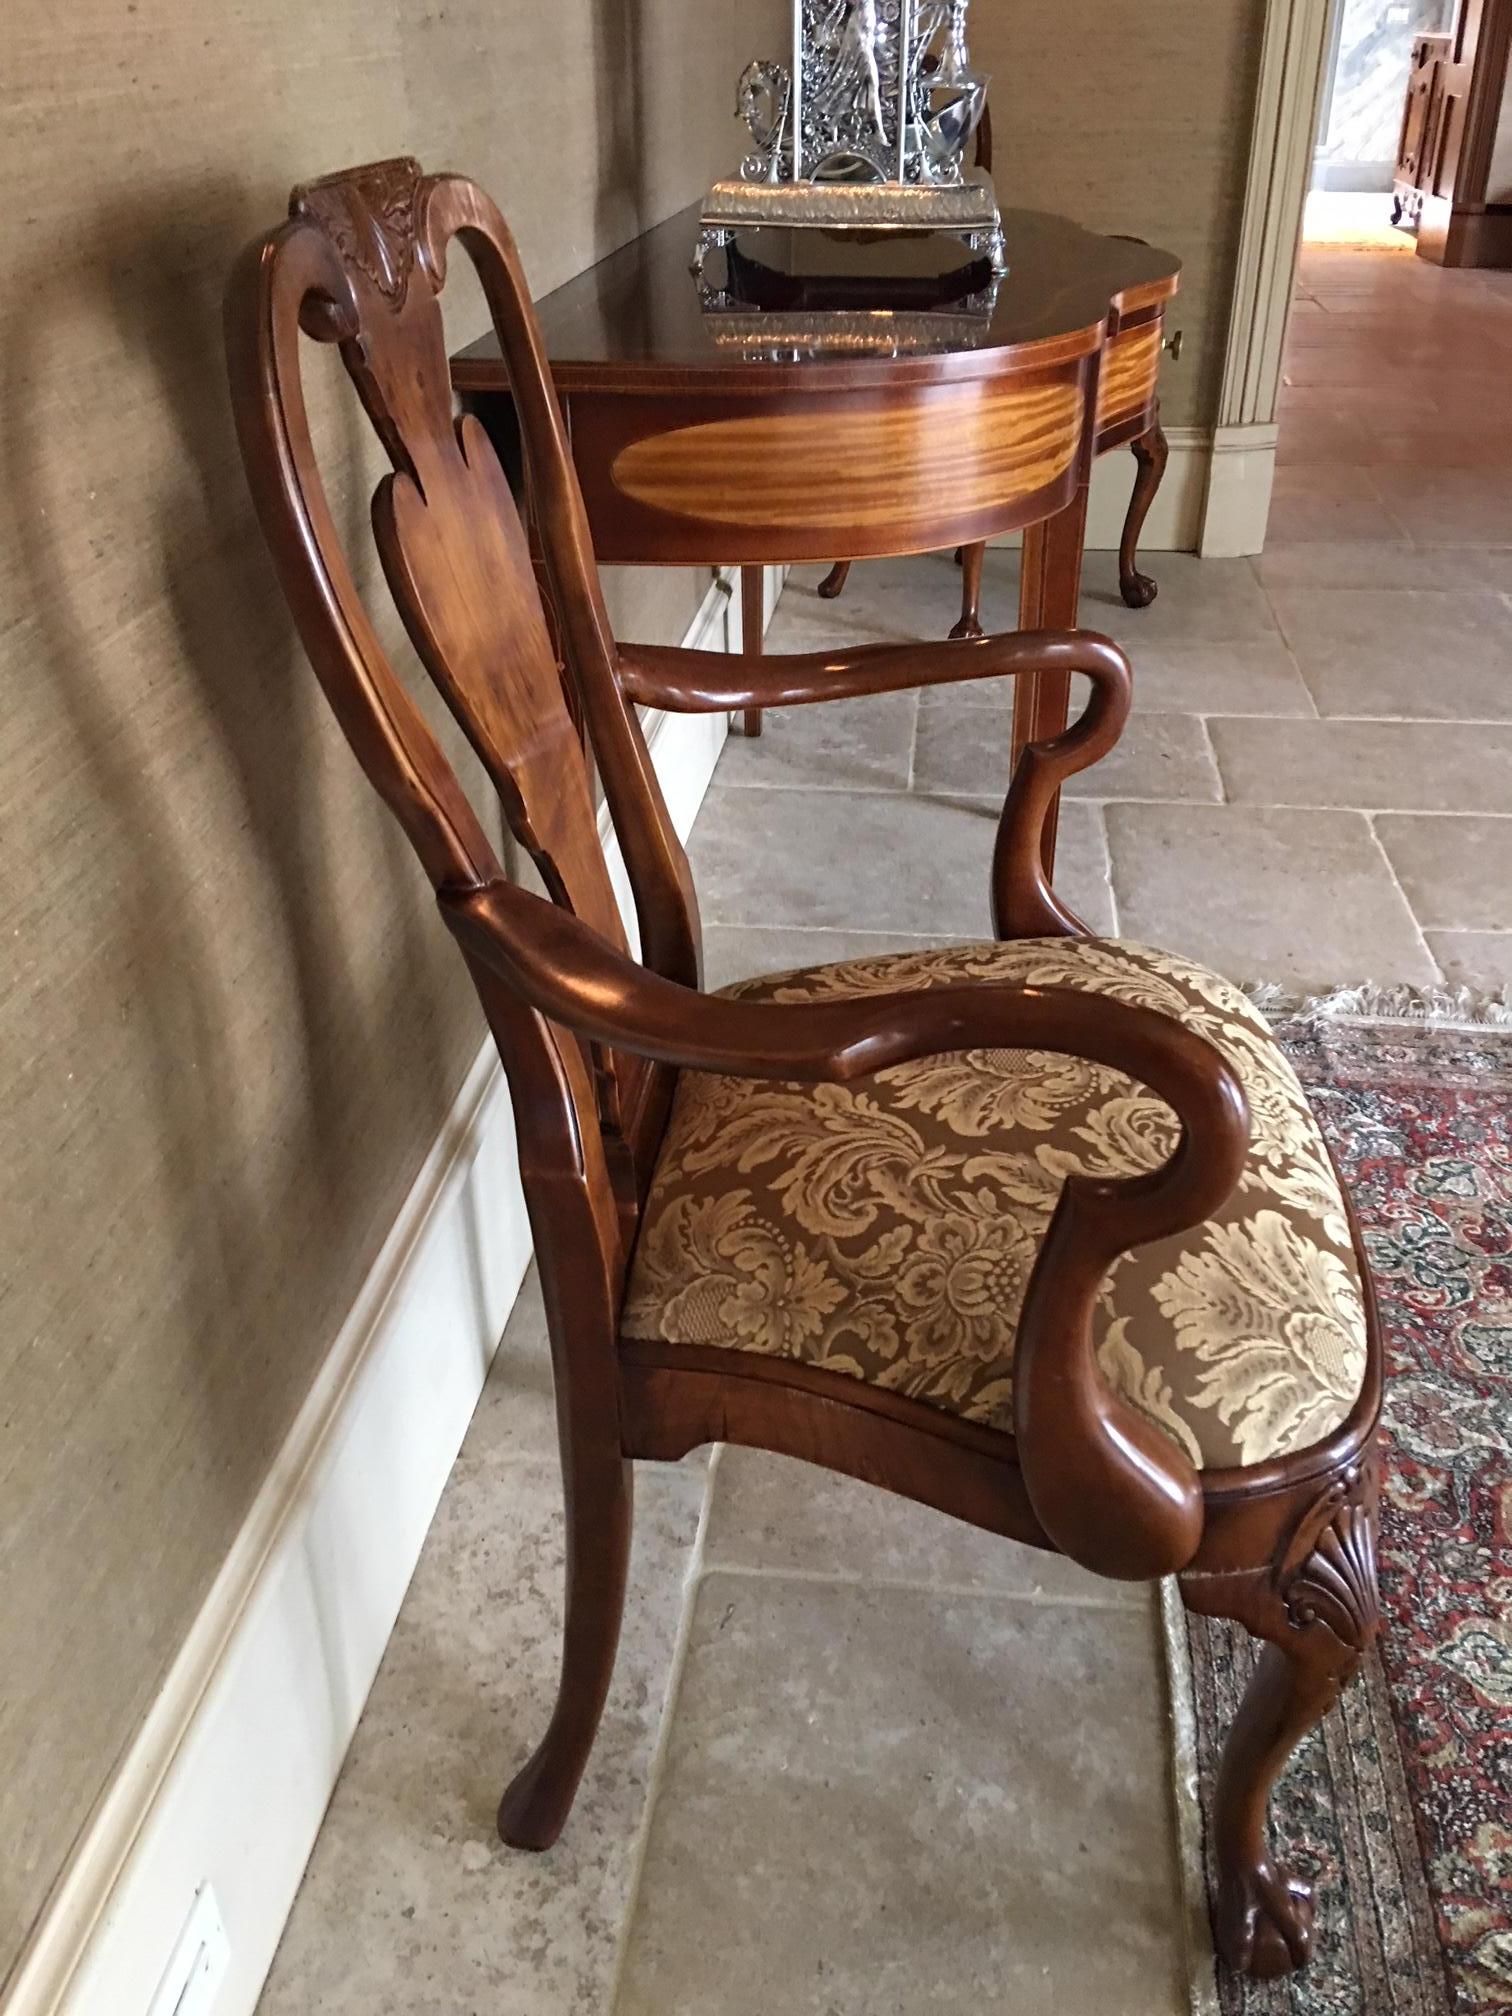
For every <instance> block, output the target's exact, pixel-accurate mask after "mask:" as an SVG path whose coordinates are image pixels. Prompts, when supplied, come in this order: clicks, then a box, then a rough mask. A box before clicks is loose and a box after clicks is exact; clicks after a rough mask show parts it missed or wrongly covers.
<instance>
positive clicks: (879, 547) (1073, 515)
mask: <svg viewBox="0 0 1512 2016" xmlns="http://www.w3.org/2000/svg"><path fill="white" fill-rule="evenodd" d="M1003 223H1004V229H1005V233H1006V237H1007V246H1008V258H1009V262H1010V266H1009V271H1008V273H1007V275H1006V276H1005V277H1004V278H1003V279H1002V280H1001V281H1000V283H998V284H997V285H996V286H995V287H994V286H993V285H992V276H991V273H990V269H989V268H988V267H987V264H986V262H985V260H980V261H977V262H976V264H977V267H978V268H979V269H980V270H979V271H973V272H967V271H965V268H966V266H967V264H968V263H969V261H970V256H971V255H970V254H969V253H967V252H966V251H965V249H964V248H963V247H961V246H960V245H959V244H957V243H954V242H953V241H952V243H951V248H950V250H949V252H948V254H947V253H946V252H945V251H944V250H943V249H942V245H941V242H940V241H938V240H936V241H933V242H930V241H922V240H907V241H902V242H901V243H887V242H881V241H875V240H873V241H868V242H866V243H864V244H858V242H857V241H856V240H854V239H850V240H846V241H833V240H830V239H828V238H827V237H824V238H820V237H819V236H818V235H817V234H812V233H803V234H800V233H788V232H772V231H762V232H758V233H752V234H750V235H749V237H748V238H747V237H742V238H741V239H740V240H738V241H737V243H736V245H735V247H734V248H733V250H732V251H731V253H729V254H728V255H727V254H725V253H716V254H714V255H712V257H711V258H710V259H709V261H708V262H707V263H706V265H705V268H704V273H703V276H702V279H701V280H698V279H695V277H694V275H693V273H692V272H691V271H690V266H691V264H692V262H693V254H694V248H695V243H696V240H697V236H698V210H697V208H696V207H694V208H692V209H689V210H685V211H682V212H680V213H679V214H678V215H676V216H674V217H672V218H670V219H668V221H667V222H666V223H664V224H661V225H659V226H658V227H657V228H656V229H654V230H652V231H648V232H646V233H645V234H644V235H643V236H642V237H640V238H637V239H635V240H634V241H633V242H632V243H630V244H629V245H626V246H625V247H623V249H622V250H620V251H619V252H616V253H614V254H612V255H611V256H610V257H609V258H608V259H605V260H603V261H601V262H600V264H599V265H597V266H594V267H592V268H590V270H589V271H588V272H586V273H583V274H581V275H579V276H578V278H576V279H575V280H571V281H569V282H568V283H567V284H566V285H565V286H563V287H559V288H557V289H556V290H555V291H554V292H553V293H551V294H548V295H547V296H546V297H545V298H544V299H543V300H542V301H540V302H539V303H538V304H537V312H538V314H539V316H540V321H541V328H542V331H543V334H544V338H545V344H546V350H547V355H548V357H549V360H550V363H551V369H552V374H553V377H554V379H555V382H556V386H557V391H558V393H559V395H560V397H561V400H562V404H563V408H564V410H565V413H566V417H567V425H568V429H569V433H570V436H571V440H572V449H573V458H574V460H575V462H576V465H577V471H578V477H579V480H580V482H581V484H582V490H583V499H584V503H585V505H586V508H587V513H588V520H589V525H590V528H591V530H592V534H593V541H594V546H595V549H596V551H597V553H598V557H599V559H600V561H602V562H604V563H605V564H616V565H630V566H657V565H666V566H672V565H677V566H685V565H690V564H697V565H709V566H728V565H738V566H740V567H742V568H743V569H750V570H752V575H754V577H755V582H757V583H759V578H760V577H759V570H760V569H761V568H763V567H765V566H767V565H771V564H783V563H789V562H794V561H827V562H829V561H840V560H849V559H861V558H867V557H875V556H880V555H892V554H904V553H919V552H929V551H933V550H935V549H937V548H942V547H952V546H957V547H965V548H970V547H972V546H973V545H975V544H976V543H977V542H979V541H983V540H987V539H991V538H994V537H997V536H998V535H1000V534H1003V533H1008V532H1018V531H1021V532H1022V533H1023V535H1024V555H1023V579H1022V587H1021V591H1020V607H1019V623H1020V626H1021V627H1023V628H1026V629H1034V628H1040V627H1064V628H1072V627H1074V626H1075V624H1076V620H1077V609H1078V601H1079V593H1080V584H1081V560H1082V544H1083V539H1084V536H1085V531H1086V516H1087V487H1088V482H1089V480H1090V476H1091V468H1092V462H1093V459H1094V457H1096V456H1097V455H1100V454H1103V453H1105V452H1106V451H1107V450H1109V449H1111V448H1116V447H1121V446H1128V445H1130V444H1133V445H1135V448H1136V453H1137V454H1138V455H1139V458H1140V471H1139V478H1138V481H1137V482H1136V486H1135V493H1134V499H1133V503H1132V505H1131V509H1130V516H1129V523H1128V526H1127V527H1126V529H1125V536H1124V545H1123V554H1122V561H1123V566H1122V572H1123V577H1124V587H1125V594H1126V596H1127V599H1129V600H1130V601H1131V602H1133V603H1135V604H1136V605H1138V604H1140V603H1143V602H1147V601H1148V600H1149V599H1150V597H1151V596H1152V595H1153V593H1154V585H1153V583H1151V582H1149V581H1148V580H1147V578H1146V577H1144V576H1142V575H1141V574H1140V573H1139V571H1138V568H1137V566H1136V564H1135V549H1136V545H1137V541H1138V537H1139V533H1140V531H1141V529H1142V527H1143V523H1144V518H1145V514H1146V513H1147V512H1148V510H1149V505H1150V501H1151V499H1152V498H1153V496H1154V494H1155V490H1156V488H1157V487H1158V484H1159V480H1160V474H1161V471H1162V469H1163V466H1164V452H1163V451H1164V437H1163V436H1162V435H1161V433H1160V428H1159V403H1158V393H1157V381H1158V376H1159V366H1160V356H1161V349H1162V343H1163V334H1164V319H1165V312H1166V308H1167V305H1168V303H1169V302H1170V300H1171V299H1172V297H1173V296H1174V295H1175V293H1176V289H1177V286H1178V282H1179V276H1180V270H1181V269H1180V262H1179V261H1178V260H1177V259H1175V258H1174V257H1173V256H1172V255H1171V254H1170V253H1167V252H1162V251H1159V250H1157V249H1155V248H1154V247H1152V246H1149V245H1145V244H1142V243H1139V242H1138V241H1135V240H1131V239H1125V238H1110V237H1101V236H1098V235H1096V234H1094V233H1092V232H1089V231H1085V230H1083V229H1081V228H1080V227H1079V226H1078V225H1076V224H1073V223H1071V222H1069V221H1068V220H1066V219H1065V218H1061V217H1055V216H1050V215H1047V214H1045V213H1043V212H1038V211H1027V210H1016V211H1006V212H1005V213H1004V217H1003ZM800 239H802V240H803V242H802V243H801V244H800V243H798V242H796V241H798V240H800ZM726 262H727V264H728V270H727V271H726V272H723V273H721V272H720V271H718V270H717V269H718V267H719V266H721V265H723V264H725V263H726ZM879 303H885V306H879V305H878V304H879ZM452 377H453V383H454V385H455V386H456V389H457V391H458V392H459V394H460V395H461V397H462V398H463V400H464V402H465V403H466V404H467V405H468V406H470V407H471V408H472V409H473V410H474V411H476V412H477V414H478V415H479V417H480V419H481V420H482V421H483V423H484V425H485V426H486V427H487V428H488V429H489V432H490V434H491V435H492V436H493V438H494V439H495V441H496V442H497V443H498V445H499V447H500V450H501V453H502V454H503V456H504V460H505V466H506V467H510V466H513V459H517V458H513V443H514V428H513V409H512V405H511V402H510V399H509V388H508V382H507V379H506V377H505V373H504V369H503V365H502V362H501V360H500V358H499V353H498V347H497V343H496V340H495V338H494V336H493V335H492V334H491V333H490V334H489V335H488V336H486V337H484V338H482V339H481V340H480V341H478V342H476V343H474V344H471V345H470V346H469V347H468V348H467V349H465V350H463V351H462V352H460V353H459V355H457V356H456V357H454V358H453V360H452ZM753 585H754V584H753V580H752V576H751V575H748V576H746V577H745V580H744V582H743V596H742V600H743V605H744V609H745V638H744V642H745V648H746V649H747V650H748V651H752V652H756V651H759V650H760V649H761V598H760V595H759V592H758V593H753V592H751V591H752V587H753ZM969 613H972V614H974V610H973V611H970V612H969ZM1068 702H1069V682H1068V681H1067V680H1065V679H1064V678H1059V677H1056V678H1041V679H1040V680H1038V681H1035V682H1032V683H1031V682H1027V681H1021V682H1019V690H1018V692H1017V693H1016V695H1015V702H1014V723H1013V730H1014V750H1015V754H1016V753H1017V750H1018V749H1019V748H1020V747H1021V746H1022V745H1023V744H1024V743H1025V742H1028V741H1035V740H1040V739H1043V738H1044V737H1046V736H1048V735H1051V734H1054V733H1055V732H1056V731H1057V730H1058V729H1060V728H1061V727H1063V726H1064V725H1065V722H1066V719H1067V707H1068ZM750 725H751V726H752V727H753V728H754V727H755V726H756V725H758V724H755V723H753V724H750ZM1046 846H1047V853H1049V852H1052V851H1053V846H1054V819H1053V816H1052V818H1051V820H1050V821H1048V822H1047V827H1046Z"/></svg>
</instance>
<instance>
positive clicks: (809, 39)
mask: <svg viewBox="0 0 1512 2016" xmlns="http://www.w3.org/2000/svg"><path fill="white" fill-rule="evenodd" d="M968 6H969V0H792V9H793V39H792V56H791V60H790V62H789V63H786V64H783V63H777V62H771V61H766V60H762V61H758V62H755V63H752V64H750V65H749V66H748V68H747V69H746V71H745V74H744V75H743V76H742V78H741V80H740V92H739V100H738V105H737V109H738V111H739V113H740V115H741V116H742V117H743V118H744V120H745V122H746V125H747V126H748V128H749V129H750V134H751V140H752V143H753V144H752V149H751V152H750V153H748V154H747V156H746V158H745V160H744V161H743V162H742V163H741V169H740V175H739V177H738V178H733V179H731V180H728V181H723V182H716V183H715V185H714V187H713V188H712V189H711V190H710V192H709V195H708V199H707V201H706V203H705V205H704V212H703V230H702V233H701V235H700V239H699V247H698V255H697V265H698V266H699V267H701V265H702V261H703V258H704V255H705V254H706V253H707V252H708V251H709V250H711V249H713V248H714V247H717V246H721V245H727V244H728V243H729V242H730V239H731V238H732V237H733V235H734V233H735V232H736V231H737V230H740V229H742V228H747V227H750V226H752V225H787V226H792V227H799V228H808V229H815V230H831V231H833V230H837V229H838V230H858V231H869V232H877V231H883V232H885V231H948V232H952V233H954V234H956V235H957V236H959V237H961V238H963V239H964V240H965V241H966V243H967V244H968V245H969V246H970V247H971V248H972V250H974V251H978V252H986V253H987V254H988V255H989V256H990V258H991V259H992V262H993V264H994V266H995V267H997V268H998V269H999V270H1002V268H1003V265H1004V256H1003V228H1002V221H1001V218H1000V216H999V213H998V206H997V198H996V196H995V195H994V194H993V189H992V184H991V182H990V181H989V180H988V178H987V177H986V176H985V175H984V174H982V173H981V172H980V171H974V170H968V169H967V167H966V165H965V156H966V149H967V146H968V144H969V143H970V141H971V138H972V136H973V134H974V133H975V132H976V129H977V125H978V123H979V121H980V120H981V117H982V109H983V106H984V105H985V103H986V97H987V79H986V78H985V77H984V76H982V75H981V74H980V73H979V72H978V71H976V70H974V69H973V68H972V66H971V55H970V51H969V49H968V47H967V41H966V14H967V8H968Z"/></svg>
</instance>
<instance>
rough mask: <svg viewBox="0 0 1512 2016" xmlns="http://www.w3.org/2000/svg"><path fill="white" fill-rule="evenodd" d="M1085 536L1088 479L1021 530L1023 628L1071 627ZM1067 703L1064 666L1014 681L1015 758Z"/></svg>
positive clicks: (1055, 813)
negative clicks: (1058, 507)
mask: <svg viewBox="0 0 1512 2016" xmlns="http://www.w3.org/2000/svg"><path fill="white" fill-rule="evenodd" d="M1086 536H1087V485H1086V484H1085V483H1083V484H1082V485H1081V487H1080V488H1079V489H1078V491H1077V493H1076V495H1075V497H1073V498H1072V500H1071V502H1070V503H1069V504H1068V505H1067V506H1066V508H1065V510H1064V511H1061V512H1059V513H1057V515H1056V516H1055V517H1054V518H1047V519H1046V520H1045V521H1044V522H1043V524H1040V525H1031V526H1029V527H1028V528H1027V529H1026V530H1025V533H1024V573H1023V581H1022V585H1021V587H1020V589H1019V628H1020V629H1021V630H1075V629H1077V628H1078V627H1079V626H1078V622H1077V617H1078V614H1079V611H1080V607H1081V571H1082V546H1083V543H1084V541H1085V539H1086ZM1070 707H1071V680H1070V677H1069V675H1068V674H1066V673H1064V672H1054V673H1040V674H1039V675H1038V676H1037V677H1035V678H1025V679H1020V680H1018V681H1016V682H1015V688H1014V695H1013V761H1014V763H1015V764H1016V763H1017V762H1018V759H1019V753H1020V751H1021V750H1022V749H1023V748H1024V746H1025V745H1026V743H1029V742H1043V741H1047V740H1048V739H1049V738H1050V737H1051V736H1052V735H1058V734H1059V733H1060V732H1061V730H1062V729H1063V728H1064V727H1065V725H1066V722H1067V719H1068V718H1069V714H1070ZM1059 815H1060V799H1059V795H1058V794H1057V797H1056V801H1055V803H1054V804H1053V805H1052V806H1051V807H1050V811H1049V813H1048V815H1047V817H1046V819H1045V840H1044V854H1045V873H1046V874H1047V875H1049V876H1050V877H1051V878H1052V879H1053V878H1054V874H1055V833H1056V826H1057V824H1058V821H1059Z"/></svg>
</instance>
